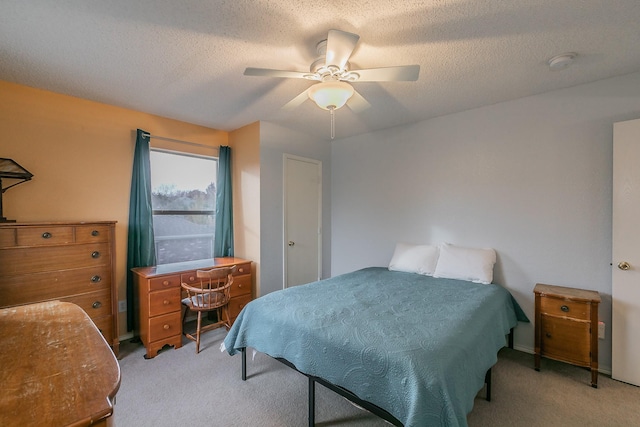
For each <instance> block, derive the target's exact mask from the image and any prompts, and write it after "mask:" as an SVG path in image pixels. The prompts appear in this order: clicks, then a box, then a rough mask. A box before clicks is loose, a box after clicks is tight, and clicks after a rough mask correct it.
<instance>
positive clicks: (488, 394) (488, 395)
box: [484, 368, 491, 402]
mask: <svg viewBox="0 0 640 427" xmlns="http://www.w3.org/2000/svg"><path fill="white" fill-rule="evenodd" d="M484 382H485V383H486V384H487V397H486V400H487V402H491V368H489V370H488V371H487V374H486V375H485V376H484Z"/></svg>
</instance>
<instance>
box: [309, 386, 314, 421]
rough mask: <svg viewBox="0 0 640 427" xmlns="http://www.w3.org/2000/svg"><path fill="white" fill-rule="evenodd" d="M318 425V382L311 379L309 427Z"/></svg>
mask: <svg viewBox="0 0 640 427" xmlns="http://www.w3.org/2000/svg"><path fill="white" fill-rule="evenodd" d="M315 424H316V382H315V380H314V379H313V378H311V377H309V427H313V426H314V425H315Z"/></svg>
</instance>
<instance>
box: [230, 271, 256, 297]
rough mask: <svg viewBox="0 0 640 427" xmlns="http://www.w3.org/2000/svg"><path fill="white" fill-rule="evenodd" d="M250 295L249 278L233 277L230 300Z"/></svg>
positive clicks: (246, 276) (244, 276)
mask: <svg viewBox="0 0 640 427" xmlns="http://www.w3.org/2000/svg"><path fill="white" fill-rule="evenodd" d="M247 294H251V276H250V275H242V276H234V278H233V283H232V284H231V298H233V297H237V296H240V295H247Z"/></svg>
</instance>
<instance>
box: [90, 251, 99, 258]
mask: <svg viewBox="0 0 640 427" xmlns="http://www.w3.org/2000/svg"><path fill="white" fill-rule="evenodd" d="M91 258H100V252H98V251H93V252H91Z"/></svg>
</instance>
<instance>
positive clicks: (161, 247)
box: [150, 149, 218, 264]
mask: <svg viewBox="0 0 640 427" xmlns="http://www.w3.org/2000/svg"><path fill="white" fill-rule="evenodd" d="M150 159H151V193H152V194H151V204H152V208H153V231H154V234H155V245H156V257H157V263H158V264H170V263H175V262H183V261H194V260H200V259H208V258H213V239H214V237H215V236H214V232H215V203H216V175H217V168H218V159H216V158H214V157H204V156H194V155H187V154H181V153H175V152H166V151H160V150H153V149H152V150H151V153H150Z"/></svg>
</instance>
